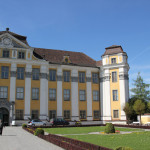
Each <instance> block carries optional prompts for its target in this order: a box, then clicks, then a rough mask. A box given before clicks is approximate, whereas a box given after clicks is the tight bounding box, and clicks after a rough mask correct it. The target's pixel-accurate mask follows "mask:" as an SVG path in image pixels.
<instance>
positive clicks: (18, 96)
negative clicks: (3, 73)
mask: <svg viewBox="0 0 150 150" xmlns="http://www.w3.org/2000/svg"><path fill="white" fill-rule="evenodd" d="M16 99H24V88H23V87H18V88H17V89H16Z"/></svg>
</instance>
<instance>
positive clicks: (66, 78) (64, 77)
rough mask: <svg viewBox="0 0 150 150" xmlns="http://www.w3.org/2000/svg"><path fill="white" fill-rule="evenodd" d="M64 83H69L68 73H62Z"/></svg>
mask: <svg viewBox="0 0 150 150" xmlns="http://www.w3.org/2000/svg"><path fill="white" fill-rule="evenodd" d="M63 79H64V82H70V71H66V70H65V71H63Z"/></svg>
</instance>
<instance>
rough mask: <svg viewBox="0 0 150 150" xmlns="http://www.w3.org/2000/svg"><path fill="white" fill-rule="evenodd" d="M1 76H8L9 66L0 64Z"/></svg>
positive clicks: (3, 77) (6, 77)
mask: <svg viewBox="0 0 150 150" xmlns="http://www.w3.org/2000/svg"><path fill="white" fill-rule="evenodd" d="M1 78H2V79H8V78H9V67H8V66H1Z"/></svg>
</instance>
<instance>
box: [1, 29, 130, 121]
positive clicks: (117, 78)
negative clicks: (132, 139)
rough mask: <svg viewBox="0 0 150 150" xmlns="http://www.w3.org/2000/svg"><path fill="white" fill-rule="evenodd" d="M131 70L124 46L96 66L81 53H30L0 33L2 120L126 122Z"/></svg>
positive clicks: (20, 41)
mask: <svg viewBox="0 0 150 150" xmlns="http://www.w3.org/2000/svg"><path fill="white" fill-rule="evenodd" d="M128 70H129V65H128V63H127V54H126V53H125V52H124V51H123V49H122V47H121V46H117V45H113V46H110V47H107V48H106V49H105V52H104V54H103V55H102V60H100V61H95V60H93V59H92V58H90V57H89V56H87V55H85V54H84V53H81V52H72V51H63V50H54V49H41V48H34V47H31V46H29V44H28V42H27V37H25V36H22V35H18V34H16V33H13V32H10V31H9V29H8V28H7V29H6V31H1V32H0V119H2V120H3V121H4V122H5V123H7V124H10V123H11V121H12V120H16V121H20V120H23V121H25V120H28V118H33V119H35V118H39V119H41V120H46V119H48V120H49V119H50V118H54V117H61V118H65V119H66V120H69V121H74V120H83V121H86V120H90V121H92V120H99V121H103V122H104V121H125V120H126V117H125V113H124V111H123V106H124V104H125V102H126V101H128V98H129V84H128Z"/></svg>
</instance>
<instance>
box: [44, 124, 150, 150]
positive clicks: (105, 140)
mask: <svg viewBox="0 0 150 150" xmlns="http://www.w3.org/2000/svg"><path fill="white" fill-rule="evenodd" d="M104 128H105V127H103V126H102V127H100V126H97V127H72V128H49V129H44V130H45V131H46V132H49V133H52V134H83V133H85V134H86V133H89V132H100V131H104ZM115 129H116V130H120V131H136V132H133V133H131V134H112V135H100V134H99V135H91V134H90V135H64V136H65V137H68V138H74V139H77V140H81V141H85V142H89V143H93V144H96V145H100V146H104V147H108V148H112V149H114V148H116V147H119V146H127V147H131V148H133V149H134V150H150V132H148V131H147V132H145V131H144V130H141V129H131V128H115ZM139 131H140V132H139Z"/></svg>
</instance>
